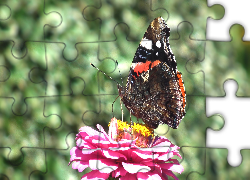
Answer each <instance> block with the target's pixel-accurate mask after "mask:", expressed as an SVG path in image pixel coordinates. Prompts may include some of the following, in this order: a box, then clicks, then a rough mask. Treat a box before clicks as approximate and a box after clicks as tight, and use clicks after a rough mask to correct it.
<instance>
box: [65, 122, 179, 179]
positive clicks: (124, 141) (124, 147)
mask: <svg viewBox="0 0 250 180" xmlns="http://www.w3.org/2000/svg"><path fill="white" fill-rule="evenodd" d="M97 128H98V129H99V131H100V132H99V131H96V130H94V129H92V128H91V127H87V126H84V127H82V128H81V129H80V132H79V134H77V136H76V145H77V146H76V147H73V148H72V149H71V151H70V155H71V158H70V163H72V168H73V169H78V171H79V172H82V171H83V170H84V169H86V168H87V167H90V168H91V169H92V171H91V172H89V173H87V174H85V175H83V176H82V180H83V179H108V178H109V177H113V178H120V180H127V179H129V180H134V179H139V180H143V179H155V180H156V179H159V180H160V179H168V178H167V176H172V177H173V178H174V179H178V178H177V177H176V176H175V174H174V173H173V171H174V172H178V173H182V171H183V170H184V169H183V167H182V165H180V164H179V162H178V160H177V159H172V157H173V156H175V155H176V156H179V157H180V158H181V155H180V154H179V152H178V149H179V147H178V146H175V145H173V144H172V143H171V142H170V141H169V140H168V139H167V138H166V137H155V136H153V134H152V133H153V130H152V129H150V128H148V127H146V126H145V125H141V124H136V123H134V125H132V126H131V127H130V125H129V124H127V123H125V122H121V121H120V120H117V119H116V118H112V119H111V123H110V126H109V134H107V133H106V132H105V131H104V129H103V128H102V126H100V125H97Z"/></svg>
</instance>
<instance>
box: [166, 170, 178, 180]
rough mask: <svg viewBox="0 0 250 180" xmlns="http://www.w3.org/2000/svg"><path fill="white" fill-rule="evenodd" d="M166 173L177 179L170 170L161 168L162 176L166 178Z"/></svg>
mask: <svg viewBox="0 0 250 180" xmlns="http://www.w3.org/2000/svg"><path fill="white" fill-rule="evenodd" d="M167 175H168V176H171V177H173V178H174V179H175V180H179V179H178V178H177V177H176V175H175V174H174V173H173V172H172V171H168V170H163V172H162V176H163V177H165V178H166V179H167V178H168V177H167Z"/></svg>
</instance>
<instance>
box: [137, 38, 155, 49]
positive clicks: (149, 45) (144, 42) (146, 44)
mask: <svg viewBox="0 0 250 180" xmlns="http://www.w3.org/2000/svg"><path fill="white" fill-rule="evenodd" d="M140 45H141V46H142V47H145V48H146V49H149V50H151V49H152V41H151V40H148V39H146V38H143V39H142V40H141V42H140Z"/></svg>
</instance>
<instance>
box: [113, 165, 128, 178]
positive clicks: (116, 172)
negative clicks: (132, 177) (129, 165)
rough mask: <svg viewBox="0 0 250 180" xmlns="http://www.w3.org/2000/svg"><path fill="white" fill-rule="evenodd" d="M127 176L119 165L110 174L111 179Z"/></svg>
mask: <svg viewBox="0 0 250 180" xmlns="http://www.w3.org/2000/svg"><path fill="white" fill-rule="evenodd" d="M126 174H127V171H126V170H125V169H124V168H123V166H122V165H121V164H120V165H119V167H118V168H117V169H116V170H115V171H113V172H112V175H113V177H118V176H122V177H123V176H125V175H126Z"/></svg>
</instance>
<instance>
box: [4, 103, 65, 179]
mask: <svg viewBox="0 0 250 180" xmlns="http://www.w3.org/2000/svg"><path fill="white" fill-rule="evenodd" d="M26 102H27V104H28V105H29V106H28V109H27V112H26V113H25V114H24V115H22V116H18V115H14V114H13V113H12V111H10V110H9V109H8V108H9V105H11V104H12V99H7V98H6V99H3V98H2V99H1V101H0V109H1V115H0V120H5V121H2V124H1V137H2V138H1V139H0V147H2V148H5V149H6V148H8V150H9V152H8V153H7V152H5V153H4V155H3V158H4V160H6V164H5V165H4V166H1V167H2V168H1V170H0V173H2V174H5V175H7V176H8V177H9V178H12V177H13V178H14V176H15V175H16V173H17V174H18V173H21V174H22V173H23V175H24V174H26V176H27V174H29V173H31V172H32V171H34V170H40V171H44V168H45V165H44V161H43V160H44V155H43V156H42V154H41V156H40V155H39V154H40V153H41V152H43V151H42V150H41V149H43V148H44V143H45V139H44V130H45V128H46V127H50V128H54V129H55V128H58V127H59V126H60V124H61V119H60V118H59V117H58V116H55V115H51V116H49V117H45V116H44V113H43V111H44V99H43V98H28V99H27V100H26ZM6 117H8V119H6ZM31 159H33V160H31ZM15 166H17V167H16V168H15ZM12 168H15V173H14V174H12V170H11V169H12ZM8 169H10V171H8ZM27 171H29V173H27ZM24 172H26V173H24ZM26 178H27V177H26Z"/></svg>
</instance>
